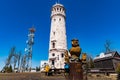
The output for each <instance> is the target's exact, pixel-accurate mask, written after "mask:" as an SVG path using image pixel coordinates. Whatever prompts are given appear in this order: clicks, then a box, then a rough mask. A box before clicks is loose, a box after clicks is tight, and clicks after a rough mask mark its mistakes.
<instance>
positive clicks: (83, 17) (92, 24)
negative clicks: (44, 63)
mask: <svg viewBox="0 0 120 80" xmlns="http://www.w3.org/2000/svg"><path fill="white" fill-rule="evenodd" d="M56 1H57V0H1V1H0V64H1V65H0V69H1V67H2V66H3V65H4V62H5V59H6V58H7V56H8V54H9V52H10V48H11V47H13V46H16V49H17V51H20V50H21V51H22V54H24V48H25V47H26V40H27V35H28V29H29V28H30V27H32V25H34V26H35V28H36V32H35V44H34V46H33V67H35V66H39V64H40V60H47V59H48V48H49V35H50V34H49V33H50V23H51V22H50V14H51V7H52V5H54V4H55V3H56ZM60 3H61V4H63V5H64V7H65V8H66V32H67V44H68V49H70V48H71V39H73V38H78V39H79V43H80V47H81V48H82V52H86V53H88V54H89V55H91V56H93V57H95V56H96V55H98V54H99V53H100V52H103V51H105V49H104V43H105V41H106V40H110V41H111V43H112V44H111V49H113V50H117V51H118V52H120V37H119V34H120V32H119V31H120V5H119V4H120V1H119V0H60Z"/></svg>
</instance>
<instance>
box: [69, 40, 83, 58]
mask: <svg viewBox="0 0 120 80" xmlns="http://www.w3.org/2000/svg"><path fill="white" fill-rule="evenodd" d="M80 54H81V48H80V47H79V43H78V40H77V39H73V40H72V48H71V49H70V55H71V58H72V59H79V57H80Z"/></svg>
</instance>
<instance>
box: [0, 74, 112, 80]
mask: <svg viewBox="0 0 120 80" xmlns="http://www.w3.org/2000/svg"><path fill="white" fill-rule="evenodd" d="M0 80H67V79H66V78H65V77H64V76H63V74H59V75H58V74H57V75H54V76H45V74H43V73H0ZM88 80H112V79H110V78H102V77H99V78H93V77H91V78H88Z"/></svg>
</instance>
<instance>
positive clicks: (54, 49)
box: [49, 4, 67, 68]
mask: <svg viewBox="0 0 120 80" xmlns="http://www.w3.org/2000/svg"><path fill="white" fill-rule="evenodd" d="M51 12H52V13H51V31H50V42H49V64H50V65H54V66H55V67H56V68H64V53H65V51H66V50H67V41H66V24H65V8H64V6H63V5H61V4H55V5H53V7H52V10H51Z"/></svg>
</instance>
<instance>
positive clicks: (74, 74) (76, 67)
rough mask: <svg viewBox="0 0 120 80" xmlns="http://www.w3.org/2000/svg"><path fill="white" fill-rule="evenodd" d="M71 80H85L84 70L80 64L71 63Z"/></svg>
mask: <svg viewBox="0 0 120 80" xmlns="http://www.w3.org/2000/svg"><path fill="white" fill-rule="evenodd" d="M69 80H83V69H82V64H81V63H80V62H71V63H70V75H69Z"/></svg>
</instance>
